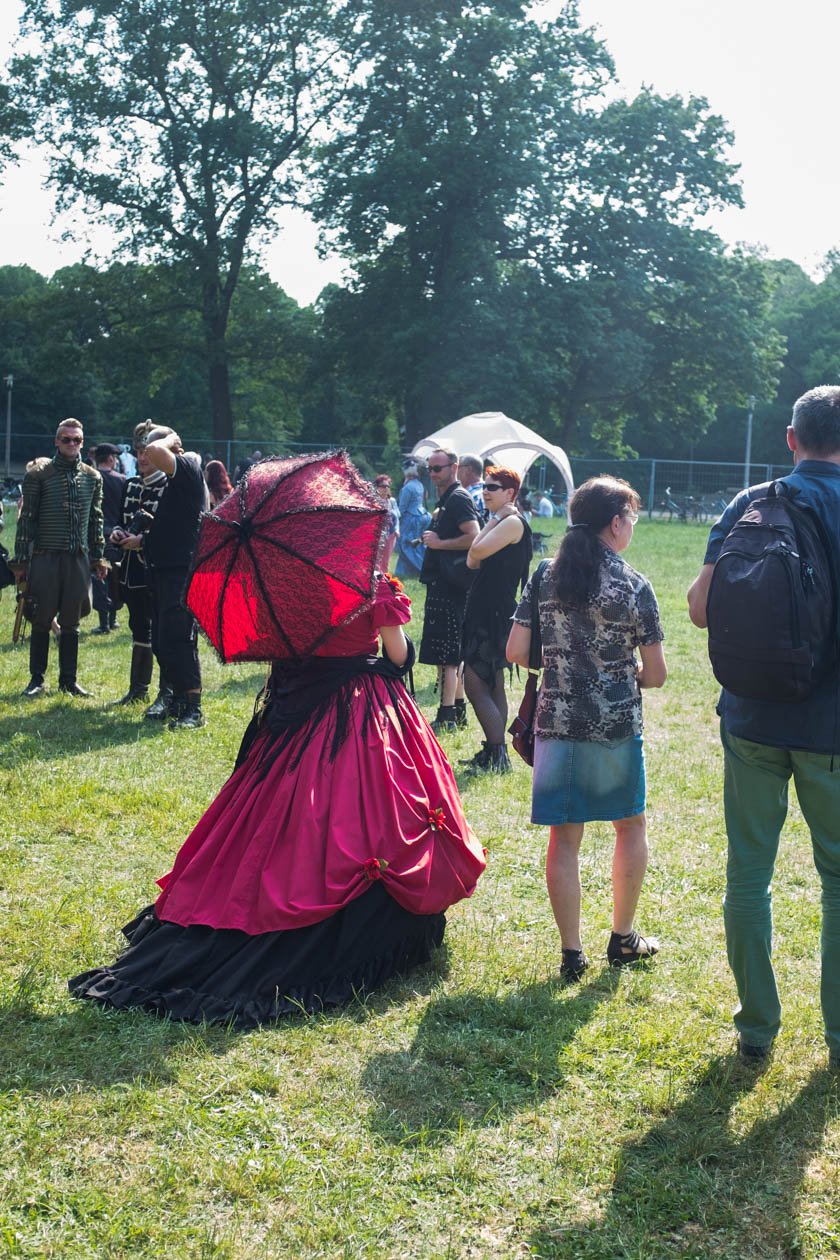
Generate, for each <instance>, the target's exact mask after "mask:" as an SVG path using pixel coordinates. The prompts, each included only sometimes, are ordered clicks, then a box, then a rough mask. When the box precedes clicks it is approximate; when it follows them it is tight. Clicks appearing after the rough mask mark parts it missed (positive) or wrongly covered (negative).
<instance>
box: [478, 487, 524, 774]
mask: <svg viewBox="0 0 840 1260" xmlns="http://www.w3.org/2000/svg"><path fill="white" fill-rule="evenodd" d="M519 485H520V478H519V474H518V473H517V472H514V470H513V469H512V468H495V467H491V468H488V469H487V470H486V472H485V474H484V487H483V493H484V502H485V505H486V507H487V509H488V512H489V514H490V516H489V520H488V522H487V524H486V525H485V526H484V528H483V529H482V531H481V533H480V534H479V535H478V536H477V537H476V538H474V539H473V543H472V546H471V547H470V549H469V552H468V553H467V568H469V569H477V570H478V574H477V576H476V579H475V581H474V582H473V584H472V586H471V587H470V590H469V594H468V596H467V609H466V613H465V615H464V650H463V658H464V684H465V686H466V690H467V696H468V698H469V701H470V704H471V705H472V707H473V709H474V710H475V715H476V717H477V718H478V720H479V722H480V723H481V729H482V730H483V731H484V735H485V737H486V738H485V740H484V744H483V746H482V749H481V751H480V752H479V753H477V754H476V755H475V757H473V758H472V759H471V760H470V761H467V762H464V763H463V764H465V765H466V766H467V767H468V768H469V770H470V771H471V772H472V773H476V772H478V771H481V770H494V771H496V773H497V774H507V773H509V771H510V768H511V766H510V759H509V757H508V753H507V748H506V747H505V731H506V730H507V718H508V706H507V694H506V692H505V681H504V680H505V674H504V671H505V669H506V668H509V667H508V664H507V660H506V658H505V648H506V646H507V640H508V634H509V633H510V619H511V617H512V616H513V614H514V612H515V611H516V603H517V587H519V586H521V585H522V586H524V584H525V582H526V580H527V578H528V566H529V565H530V563H531V556H532V554H533V545H532V541H531V530H530V528H529V526H528V523H527V521H526V520H525V519H524V517H523V516H522V515H521V513H520V512H518V511H517V509H516V496H517V495H518V493H519Z"/></svg>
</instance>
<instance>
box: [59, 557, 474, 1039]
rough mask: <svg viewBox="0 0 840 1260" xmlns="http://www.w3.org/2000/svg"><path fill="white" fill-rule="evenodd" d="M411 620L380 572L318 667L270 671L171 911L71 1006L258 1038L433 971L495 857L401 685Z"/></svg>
mask: <svg viewBox="0 0 840 1260" xmlns="http://www.w3.org/2000/svg"><path fill="white" fill-rule="evenodd" d="M304 597H305V596H304ZM410 618H411V603H410V600H409V599H408V597H407V596H406V595H405V594H404V592H403V590H402V587H401V585H400V583H399V582H398V581H397V580H396V578H392V577H389V576H388V575H387V574H380V575H379V577H378V579H377V582H376V589H375V597H374V598H373V599H372V600H370V601H369V604H368V606H367V607H366V608H365V610H364V611H362V612H360V613H359V614H358V615H357V616H355V617H353V618H352V619H351V620H350V621H348V622H347V623H346V624H344V625H341V626H340V627H338V628H337V629H336V630H334V632H333V633H332V634H331V635H330V636H329V637H328V638H327V639H326V640H325V641H324V642H323V643H322V645H321V646H320V647H319V648H316V649H315V650H314V651H313V653H312V655H311V656H309V657H307V658H305V659H304V660H302V661H290V660H285V661H275V662H274V664H273V666H272V669H271V672H270V675H269V679H268V681H267V683H266V686H265V688H264V690H263V692H262V693H261V696H260V701H261V703H260V704H259V705H258V709H257V714H256V716H255V717H254V719H253V720H252V722H251V724H250V725H249V727H248V729H247V731H246V733H245V737H244V739H243V742H242V747H241V749H240V753H239V757H238V759H237V764H236V767H235V768H234V771H233V773H232V775H231V777H230V778H229V779H228V781H227V783H226V784H225V785H224V787H223V788H222V789H221V791H220V792H219V794H218V796H217V797H216V799H215V800H214V801H213V803H212V804H211V805H210V807H209V808H208V809H207V811H206V813H205V814H204V816H203V817H202V818H201V819H200V820H199V822H198V824H197V825H196V827H195V828H194V829H193V831H192V832H191V834H190V835H189V836H188V837H187V839H186V840H185V842H184V844H183V845H182V846H181V848H180V850H179V852H178V854H177V856H176V858H175V863H174V865H173V868H172V870H171V871H170V872H169V874H168V875H165V876H163V878H162V879H160V880H158V883H159V885H160V887H161V890H162V891H161V894H160V896H159V897H158V899H157V901H156V902H155V904H154V905H153V906H149V907H147V908H146V909H145V910H143V911H142V912H141V913H140V914H139V915H138V916H137V917H136V919H134V920H133V921H132V922H131V923H129V924H128V925H127V926H126V927H125V928H124V929H123V931H124V934H125V936H126V938H127V940H128V948H127V949H126V950H125V952H124V953H123V954H122V955H121V956H120V957H119V958H118V959H117V960H116V962H115V963H114V964H113V965H112V966H106V967H97V968H95V969H94V970H92V971H87V972H85V973H84V974H82V975H80V976H76V977H75V978H74V979H73V980H71V981H70V992H71V993H72V994H73V995H74V996H76V997H79V998H89V999H93V1000H95V1001H97V1002H101V1003H103V1004H104V1005H107V1006H112V1007H116V1008H117V1009H120V1010H122V1009H139V1010H144V1011H149V1012H152V1013H155V1014H159V1015H166V1016H168V1017H170V1018H171V1019H178V1020H188V1021H191V1022H195V1023H201V1022H202V1021H204V1020H207V1021H208V1022H212V1023H222V1024H231V1025H233V1026H234V1027H237V1028H251V1027H254V1026H255V1025H257V1024H261V1023H266V1022H270V1021H272V1020H275V1019H278V1018H279V1017H280V1016H283V1015H287V1014H296V1013H300V1012H304V1011H311V1012H315V1011H320V1010H322V1009H323V1008H325V1007H328V1006H336V1005H340V1004H342V1003H345V1002H351V1001H353V1000H354V999H355V998H357V997H359V996H360V995H362V994H367V993H370V992H372V991H373V990H374V989H376V988H377V987H379V986H380V985H382V984H384V983H385V982H386V981H387V980H388V979H389V978H390V977H391V976H393V975H395V974H399V973H402V972H405V971H408V970H409V969H410V968H412V967H416V966H420V965H422V964H424V963H426V962H427V961H428V959H429V957H430V955H431V953H432V951H433V950H434V949H435V948H436V947H437V946H438V945H440V943H441V941H442V939H443V933H444V927H445V923H446V920H445V917H444V912H445V911H446V910H447V909H448V908H449V907H450V906H451V905H454V903H455V902H457V901H460V900H461V899H462V898H463V897H469V896H470V895H471V894H472V891H473V889H474V888H475V885H476V881H477V880H478V878H479V876H480V875H481V873H482V871H483V870H484V866H485V858H484V853H483V851H482V848H481V845H480V844H479V843H478V841H477V839H476V837H475V836H474V835H473V833H472V831H471V829H470V827H469V825H468V823H467V821H466V818H465V817H464V811H463V809H462V806H461V800H460V797H459V795H458V788H457V786H456V783H455V779H454V777H453V774H452V770H451V768H450V766H449V763H448V761H447V760H446V757H445V755H444V753H443V751H442V749H441V747H440V745H439V744H438V742H437V740H436V739H435V738H434V736H433V735H432V732H431V731H430V729H429V725H428V723H427V722H426V719H425V718H424V717H423V715H422V713H421V712H420V710H419V709H418V708H417V705H416V704H415V703H414V700H413V699H412V697H411V696H410V695H409V694H408V692H407V691H406V688H405V686H404V683H403V679H404V678H405V676H406V675H407V674H408V672H409V670H410V668H411V665H412V663H413V660H414V649H413V647H412V645H411V641H410V639H408V638H407V637H406V635H405V632H404V630H403V626H405V625H406V624H407V623H408V621H409V620H410ZM380 644H381V647H382V652H381V654H380V652H379V649H380Z"/></svg>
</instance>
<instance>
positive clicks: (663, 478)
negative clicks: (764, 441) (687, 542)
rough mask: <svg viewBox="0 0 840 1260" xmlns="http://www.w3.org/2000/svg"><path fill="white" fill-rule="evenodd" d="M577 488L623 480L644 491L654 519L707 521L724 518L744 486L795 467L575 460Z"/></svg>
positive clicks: (667, 461)
mask: <svg viewBox="0 0 840 1260" xmlns="http://www.w3.org/2000/svg"><path fill="white" fill-rule="evenodd" d="M571 465H572V475H573V477H574V481H575V485H580V483H581V482H582V481H585V480H586V479H587V477H597V476H598V475H599V474H609V475H610V476H612V477H623V478H624V479H625V481H629V482H630V484H631V485H632V486H634V487H635V489H636V490H638V492H639V494H640V495H641V498H642V502H643V504H644V505H645V510H646V511H647V513H648V515H649V516H651V517H652V516H653V515H654V514H655V515H657V516H665V517H666V518H667V519H669V520H670V519H675V518H676V519H679V520H707V519H709V517H713V516H719V515H720V513H721V512H722V511H723V509H724V508H725V507H726V505H727V503H728V502H729V500H730V499H731V498H732V497H733V495H735V494H737V493H738V491H739V490H742V489H743V488H744V486H751V485H757V484H758V483H760V482H762V481H772V480H773V478H774V477H783V476H785V475H786V474H787V473H789V472H790V471H791V465H790V464H750V465H749V466H746V465H745V464H744V463H743V462H741V463H737V464H734V463H731V464H730V463H713V462H702V461H698V460H691V459H599V458H597V457H589V458H587V459H573V460H572V461H571Z"/></svg>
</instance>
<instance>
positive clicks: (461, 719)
mask: <svg viewBox="0 0 840 1260" xmlns="http://www.w3.org/2000/svg"><path fill="white" fill-rule="evenodd" d="M455 725H456V726H457V727H459V728H460V729H461V730H463V729H464V727H465V726H468V725H469V718H468V717H467V702H466V700H456V701H455Z"/></svg>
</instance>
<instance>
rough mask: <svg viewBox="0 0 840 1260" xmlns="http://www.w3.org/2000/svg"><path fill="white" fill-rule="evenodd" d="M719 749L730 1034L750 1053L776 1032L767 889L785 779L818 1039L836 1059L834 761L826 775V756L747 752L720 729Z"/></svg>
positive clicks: (838, 834)
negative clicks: (733, 989) (799, 841)
mask: <svg viewBox="0 0 840 1260" xmlns="http://www.w3.org/2000/svg"><path fill="white" fill-rule="evenodd" d="M721 742H722V743H723V751H724V789H723V802H724V811H725V816H726V834H727V836H728V838H729V856H728V860H727V866H726V898H725V901H724V911H723V917H724V924H725V927H726V950H727V954H728V956H729V965H730V967H731V968H732V973H733V975H734V977H735V983H736V985H737V988H738V997H739V999H740V1002H739V1006H738V1009H737V1010H736V1012H735V1027H736V1028H737V1029H738V1032H739V1033H740V1034H741V1036H742V1037H743V1039H744V1041H746V1042H749V1043H750V1044H751V1045H767V1044H768V1043H769V1042H771V1041H772V1040H773V1038H774V1037H775V1035H776V1033H777V1032H778V1031H779V1026H780V1024H781V1014H782V1009H781V1004H780V1002H779V994H778V990H777V988H776V978H775V975H774V974H773V963H772V958H771V953H772V939H773V921H772V913H771V895H770V885H771V882H772V879H773V868H774V866H775V862H776V854H777V852H778V848H779V837H780V834H781V830H782V827H783V825H784V821H785V818H786V816H787V807H788V782H789V780H790V778H791V776H793V781H794V783H795V785H796V794H797V797H798V799H799V804H800V806H801V808H802V813H803V815H804V817H805V821H806V823H807V824H808V827H809V829H810V832H811V843H812V845H813V850H814V863H815V865H816V868H817V872H818V873H819V877H820V881H821V883H822V940H821V950H822V977H821V984H820V997H821V1002H822V1012H823V1020H824V1022H825V1037H826V1042H827V1043H828V1047H829V1049H830V1051H831V1052H832V1054H840V758H836V759H835V766H836V768H835V769H834V770H831V769H829V767H830V765H831V756H830V755H829V754H828V753H815V752H805V751H801V750H796V749H789V748H774V747H771V746H770V745H767V744H756V743H754V742H753V741H752V740H748V739H740V738H739V737H738V736H736V735H730V734H729V733H728V732H727V731H725V730H724V729H723V727H721Z"/></svg>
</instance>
